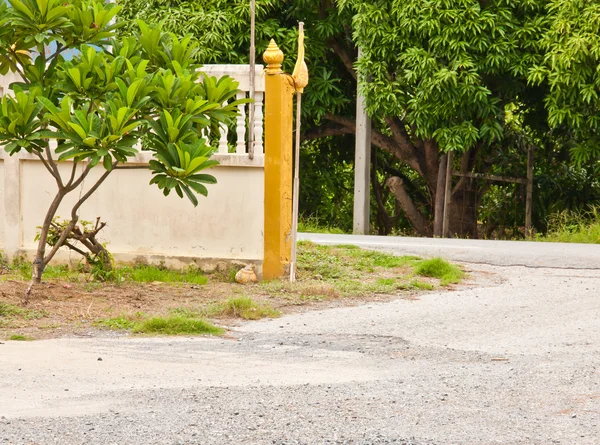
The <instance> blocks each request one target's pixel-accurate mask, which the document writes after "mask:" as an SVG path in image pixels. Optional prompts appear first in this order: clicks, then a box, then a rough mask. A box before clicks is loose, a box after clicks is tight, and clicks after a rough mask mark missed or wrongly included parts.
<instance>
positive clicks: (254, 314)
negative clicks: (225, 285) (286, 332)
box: [207, 297, 281, 320]
mask: <svg viewBox="0 0 600 445" xmlns="http://www.w3.org/2000/svg"><path fill="white" fill-rule="evenodd" d="M207 315H209V316H218V315H226V316H229V317H237V318H243V319H244V320H260V319H261V318H276V317H279V316H280V315H281V313H280V312H279V311H278V310H276V309H273V308H272V307H271V306H269V305H267V304H261V303H257V302H255V301H254V300H252V298H250V297H236V298H230V299H229V300H227V301H226V302H225V303H223V304H216V305H213V306H212V307H211V308H209V309H208V314H207Z"/></svg>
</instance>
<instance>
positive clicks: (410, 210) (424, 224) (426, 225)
mask: <svg viewBox="0 0 600 445" xmlns="http://www.w3.org/2000/svg"><path fill="white" fill-rule="evenodd" d="M387 186H388V187H389V189H390V191H391V192H392V193H393V194H394V196H395V197H396V199H397V200H398V202H399V203H400V207H402V210H403V211H404V213H405V214H406V217H407V218H408V220H409V221H410V223H411V224H412V226H413V227H414V228H415V230H416V231H417V232H419V233H420V234H421V235H423V236H432V235H433V230H432V227H431V221H429V220H428V219H427V218H426V217H425V216H424V215H423V213H422V212H421V211H420V210H419V209H418V208H417V206H416V205H415V203H414V201H413V200H412V199H411V198H410V196H409V195H408V192H407V191H406V188H405V187H404V182H403V181H402V179H401V178H398V177H397V176H394V177H392V178H390V179H388V181H387Z"/></svg>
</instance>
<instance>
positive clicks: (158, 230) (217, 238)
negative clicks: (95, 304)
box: [0, 65, 264, 266]
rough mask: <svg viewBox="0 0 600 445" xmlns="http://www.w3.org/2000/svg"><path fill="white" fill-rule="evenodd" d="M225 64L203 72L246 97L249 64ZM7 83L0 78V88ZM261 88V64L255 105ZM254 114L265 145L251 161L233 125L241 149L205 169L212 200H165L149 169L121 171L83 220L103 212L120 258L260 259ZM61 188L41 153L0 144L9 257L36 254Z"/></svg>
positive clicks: (2, 243)
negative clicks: (236, 86) (12, 151)
mask: <svg viewBox="0 0 600 445" xmlns="http://www.w3.org/2000/svg"><path fill="white" fill-rule="evenodd" d="M224 68H225V69H224V70H219V69H218V67H215V66H212V67H207V69H206V72H210V74H211V75H217V76H218V75H224V74H227V75H230V76H232V77H235V78H237V79H238V80H239V81H240V88H241V89H242V91H241V93H240V97H241V96H246V95H247V89H248V85H247V81H246V80H245V79H246V78H247V77H249V76H248V67H247V66H232V65H228V66H226V67H224ZM2 80H3V79H2V78H1V77H0V85H1V84H2V83H3V82H2ZM6 80H7V79H4V85H5V87H4V88H5V92H6ZM263 91H264V75H263V74H262V67H257V93H256V94H257V96H255V97H257V98H258V99H260V101H259V102H258V104H257V105H258V106H260V107H262V94H263ZM246 109H247V107H246ZM242 111H243V112H244V113H245V111H246V110H242ZM257 114H258V119H259V120H260V122H257V123H255V131H257V130H258V131H259V134H260V136H259V138H257V139H258V141H260V145H259V146H258V147H257V150H256V156H255V157H254V159H253V160H250V159H249V157H248V154H247V153H246V149H245V140H243V141H240V140H239V138H243V137H244V135H245V132H246V128H245V121H244V123H243V125H244V128H238V129H236V130H238V131H237V133H238V135H237V136H239V137H238V142H243V144H239V143H237V142H236V150H235V151H236V153H227V150H226V149H225V150H222V149H221V147H219V150H218V154H216V155H215V156H214V158H215V159H217V160H219V162H220V163H221V165H219V166H216V167H213V168H212V169H210V170H208V171H206V173H210V174H212V175H213V176H215V177H216V178H217V184H215V185H208V186H207V188H208V197H207V198H205V197H202V196H200V197H199V204H198V206H197V207H194V206H193V205H192V203H191V202H189V200H188V199H187V198H184V199H180V198H179V197H178V196H177V195H176V194H175V193H174V192H173V193H172V194H171V195H170V196H168V197H164V196H163V194H162V192H161V191H160V190H159V189H158V188H157V187H156V186H155V185H152V186H151V185H149V184H148V182H149V180H150V178H151V175H150V172H149V171H148V170H146V169H141V170H117V171H115V172H113V173H112V174H111V175H110V176H109V178H108V179H107V180H106V182H105V183H104V184H103V185H102V186H101V187H100V189H99V190H98V191H97V192H96V193H95V194H94V195H93V196H92V197H91V198H90V199H89V200H88V201H87V202H86V203H85V204H84V205H83V206H82V207H81V209H80V219H83V220H95V219H96V217H101V219H102V221H105V222H106V223H107V227H106V228H105V229H104V230H103V231H102V232H101V237H100V239H101V240H102V241H106V242H108V243H109V244H108V249H109V251H110V252H111V253H113V255H114V256H115V259H116V260H117V261H134V260H139V259H141V258H144V259H146V260H148V261H150V262H158V261H165V262H167V264H170V265H174V266H179V265H185V264H187V263H190V262H196V263H202V262H204V260H210V261H212V262H214V261H213V260H220V259H222V260H240V261H253V262H258V263H260V262H261V261H262V258H263V227H264V155H263V154H262V109H261V110H260V113H257ZM238 120H239V119H238ZM238 126H240V122H238ZM55 159H56V157H55ZM150 159H151V158H150V154H149V153H147V152H144V153H140V154H139V155H138V156H137V157H136V158H135V159H133V160H132V162H131V164H134V165H135V164H137V165H147V163H148V161H149V160H150ZM71 166H72V163H71V162H70V161H66V162H63V163H61V164H60V168H61V171H62V172H63V176H67V177H68V175H67V173H66V172H67V171H69V172H70V169H71ZM80 168H81V167H80ZM103 172H104V169H103V168H102V166H99V167H97V168H95V169H94V170H92V172H91V173H90V175H89V176H88V177H87V178H86V180H85V182H84V183H83V184H82V186H81V187H80V189H78V190H76V191H74V192H72V193H71V194H70V195H69V196H68V197H67V198H66V199H65V201H64V202H63V204H62V205H61V206H60V208H59V211H58V212H57V215H59V216H60V217H62V218H67V217H69V215H70V209H71V207H72V206H73V204H74V203H75V202H76V201H77V200H78V198H79V196H80V195H81V194H83V193H85V191H86V190H87V189H88V188H89V187H90V186H91V185H93V184H94V182H95V178H98V177H99V176H100V175H101V174H102V173H103ZM56 189H57V186H56V183H55V181H54V179H53V178H52V177H51V176H50V174H49V173H48V172H47V171H46V169H45V168H44V166H43V164H42V163H41V161H39V160H38V159H37V157H35V156H33V155H30V154H27V153H25V152H23V153H20V154H19V155H15V156H12V157H9V156H8V155H7V154H6V153H5V152H4V151H3V150H2V149H1V148H0V212H1V213H0V249H1V250H3V251H4V252H5V253H6V254H8V256H10V257H13V256H14V255H17V254H24V255H27V256H32V255H33V253H34V252H35V249H36V243H35V242H34V238H35V235H36V231H37V230H36V227H37V226H39V225H41V223H42V221H43V219H44V215H45V212H46V210H47V209H48V206H49V204H50V202H51V201H52V199H53V197H54V194H55V192H56ZM70 257H71V253H70V252H69V251H68V250H67V249H64V251H63V252H61V253H60V255H59V256H57V260H63V261H64V260H68V259H69V258H70ZM72 257H73V258H77V255H76V254H72Z"/></svg>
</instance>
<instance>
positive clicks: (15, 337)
mask: <svg viewBox="0 0 600 445" xmlns="http://www.w3.org/2000/svg"><path fill="white" fill-rule="evenodd" d="M8 339H9V340H12V341H31V340H33V338H32V337H27V336H26V335H21V334H13V335H11V336H10V337H8Z"/></svg>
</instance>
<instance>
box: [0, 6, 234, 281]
mask: <svg viewBox="0 0 600 445" xmlns="http://www.w3.org/2000/svg"><path fill="white" fill-rule="evenodd" d="M8 3H9V5H5V4H4V3H0V74H6V73H7V72H9V71H11V72H16V73H18V74H19V75H20V77H21V78H22V81H20V82H15V83H13V84H12V85H11V86H10V89H11V90H12V91H11V93H9V94H7V95H5V96H4V97H3V98H2V103H1V107H0V144H2V145H3V146H4V150H5V151H6V152H7V153H8V154H9V155H11V156H12V155H15V154H17V153H19V152H22V151H26V152H28V153H30V154H33V155H35V156H37V157H38V158H39V160H40V161H41V162H42V163H43V165H44V166H45V167H46V170H47V171H48V174H49V175H51V176H52V177H53V178H54V180H55V181H56V185H57V190H56V194H55V195H54V198H53V199H52V202H51V203H50V206H49V207H48V210H47V213H46V216H45V218H44V221H42V224H41V229H40V234H39V240H38V248H37V252H36V255H35V259H34V262H33V278H32V285H31V286H30V287H29V289H28V293H29V292H30V291H31V287H32V286H33V285H34V284H36V283H39V282H40V280H41V278H42V274H43V272H44V268H45V267H46V265H47V264H48V263H49V262H50V261H51V260H52V258H53V257H54V256H55V254H56V253H57V251H58V249H60V247H61V246H63V245H64V243H65V241H66V240H67V238H68V237H69V235H70V234H71V232H72V231H73V229H74V228H75V227H76V224H77V222H78V219H79V210H80V208H81V206H82V205H83V203H84V202H85V201H86V200H87V199H89V198H90V196H92V195H93V194H94V193H95V192H96V191H97V190H98V188H99V187H100V186H101V185H102V183H103V182H104V181H106V179H107V178H108V177H109V176H110V175H111V174H113V172H114V171H115V170H118V169H120V168H127V167H129V166H126V165H125V164H127V162H128V160H131V159H132V157H134V156H136V155H137V154H138V153H139V151H140V150H144V151H148V152H149V153H151V155H152V160H151V161H150V164H149V166H145V167H143V168H149V170H150V171H151V173H152V179H151V181H150V184H154V185H156V186H157V187H158V188H159V189H161V190H162V191H163V193H164V195H169V194H170V193H171V192H172V191H175V193H176V194H177V195H179V196H180V197H182V198H183V197H187V198H188V199H189V200H190V201H191V202H192V203H193V204H194V205H197V203H198V198H197V195H204V196H206V195H207V193H208V190H207V188H206V186H205V184H214V183H215V182H216V180H215V178H214V177H213V176H211V175H209V174H206V173H202V171H203V170H205V169H207V168H209V167H211V166H213V165H215V164H217V161H214V160H211V159H210V157H211V155H212V153H213V149H212V148H211V146H210V142H209V141H210V140H211V139H212V138H214V137H216V135H217V134H218V131H219V125H220V124H221V123H227V122H228V121H229V120H231V119H233V118H234V117H235V114H236V112H237V111H236V110H237V105H238V104H239V102H236V101H235V96H236V93H237V84H236V83H235V82H234V81H233V80H232V79H231V78H227V77H225V78H222V79H216V78H212V77H208V76H202V75H201V73H200V72H199V70H198V68H199V67H198V65H196V64H195V62H194V60H196V58H195V54H196V52H197V51H198V47H197V45H196V44H194V43H192V41H191V39H190V37H185V38H178V37H176V36H175V35H173V34H171V33H167V32H163V31H162V30H161V28H160V27H157V26H155V27H151V26H148V25H146V24H144V23H143V22H141V21H138V22H137V24H136V29H135V31H134V35H130V36H127V37H120V38H117V37H116V33H115V30H116V29H117V27H118V26H121V25H120V24H117V23H116V21H115V16H116V15H117V13H118V12H119V10H120V6H118V5H115V4H112V3H107V4H105V2H104V1H101V0H9V2H8ZM69 58H71V59H70V60H67V59H69ZM67 160H70V161H71V162H69V163H68V166H69V167H70V168H64V167H63V166H61V165H60V164H61V163H62V162H63V161H67ZM129 168H130V167H129ZM93 169H101V170H102V173H101V174H100V175H99V176H98V177H97V176H94V177H97V179H95V181H94V182H93V184H92V185H91V186H89V187H88V188H87V189H86V190H84V191H83V192H81V195H80V197H79V199H78V200H77V201H76V203H75V204H74V205H73V207H72V208H71V212H70V217H69V219H68V222H67V223H66V224H63V225H62V226H61V230H60V234H59V236H58V237H57V239H54V242H53V243H52V246H51V248H50V249H47V246H48V243H47V242H48V231H49V229H50V228H51V227H52V221H53V219H54V218H55V215H56V212H57V210H58V208H59V206H60V204H61V203H62V202H63V200H64V198H65V197H66V196H67V195H69V194H70V193H72V192H74V191H75V190H76V189H78V188H80V187H81V186H82V184H83V183H84V180H85V179H86V178H88V177H89V175H90V172H91V171H92V170H93ZM87 182H88V183H89V180H88V181H87ZM55 238H56V237H55Z"/></svg>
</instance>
